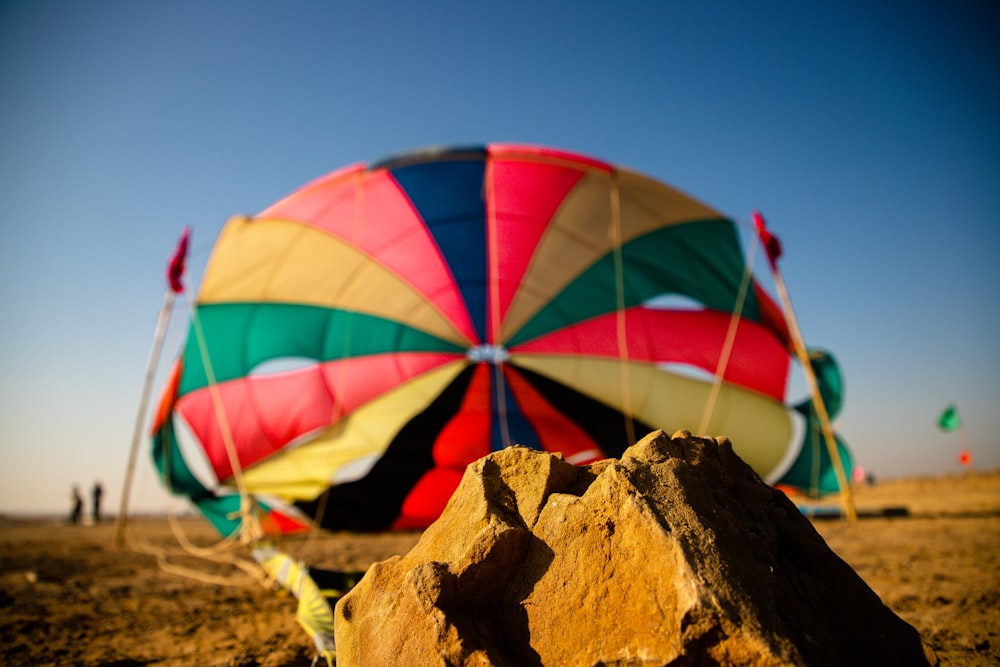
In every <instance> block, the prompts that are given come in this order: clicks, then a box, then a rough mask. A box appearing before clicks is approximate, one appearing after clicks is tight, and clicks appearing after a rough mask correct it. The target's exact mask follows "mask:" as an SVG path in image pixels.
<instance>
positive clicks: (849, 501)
mask: <svg viewBox="0 0 1000 667" xmlns="http://www.w3.org/2000/svg"><path fill="white" fill-rule="evenodd" d="M753 218H754V224H755V225H756V227H757V234H758V235H759V236H760V239H761V241H762V242H763V245H764V248H765V250H766V252H767V257H768V260H769V262H770V264H771V275H772V276H773V277H774V286H775V289H776V290H777V292H778V297H779V298H780V299H781V307H782V310H784V312H785V321H786V323H787V324H788V332H789V334H790V335H791V338H792V346H793V347H794V348H795V354H796V356H797V357H798V359H799V364H800V365H801V366H802V370H803V371H804V372H805V376H806V382H807V384H808V385H809V394H810V395H811V397H812V403H813V407H814V408H815V410H816V415H817V416H818V417H819V421H820V424H821V426H822V429H823V438H824V440H825V441H826V448H827V452H828V453H829V455H830V461H831V462H832V463H833V470H834V473H835V474H836V475H837V484H838V485H839V486H840V498H841V502H842V503H843V505H844V515H845V516H846V517H847V520H848V521H850V522H852V523H853V522H855V521H857V519H858V514H857V510H856V509H855V507H854V494H853V493H852V491H851V485H850V481H849V480H848V479H847V472H846V471H845V470H844V462H843V461H842V460H841V458H840V450H839V449H838V448H837V439H836V438H835V437H834V435H833V426H832V425H831V424H830V414H829V413H828V412H827V410H826V404H825V403H824V402H823V395H822V394H821V393H820V391H819V383H818V382H817V381H816V373H815V372H814V371H813V367H812V362H811V361H810V359H809V352H808V350H807V349H806V344H805V340H804V339H803V337H802V332H801V330H800V329H799V325H798V321H797V320H796V318H795V311H794V310H793V309H792V300H791V297H789V295H788V288H787V287H785V281H784V279H783V278H782V276H781V271H780V270H779V269H778V257H779V256H780V255H781V244H780V243H779V242H778V238H777V237H775V236H772V235H771V232H770V231H768V229H767V225H766V224H765V222H764V218H763V216H761V214H760V213H759V212H758V211H754V212H753Z"/></svg>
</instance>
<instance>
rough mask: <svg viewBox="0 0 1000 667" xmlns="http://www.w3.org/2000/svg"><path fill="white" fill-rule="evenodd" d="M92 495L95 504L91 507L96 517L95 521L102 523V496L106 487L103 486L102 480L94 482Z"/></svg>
mask: <svg viewBox="0 0 1000 667" xmlns="http://www.w3.org/2000/svg"><path fill="white" fill-rule="evenodd" d="M90 494H91V497H92V499H93V501H94V505H93V507H92V508H91V509H92V511H93V514H92V515H91V516H93V517H94V523H100V521H101V496H102V495H103V494H104V489H103V488H101V483H100V482H94V488H93V489H91V491H90Z"/></svg>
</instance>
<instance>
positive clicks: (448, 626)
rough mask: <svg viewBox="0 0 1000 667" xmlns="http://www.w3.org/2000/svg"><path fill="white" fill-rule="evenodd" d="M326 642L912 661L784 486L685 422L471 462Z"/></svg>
mask: <svg viewBox="0 0 1000 667" xmlns="http://www.w3.org/2000/svg"><path fill="white" fill-rule="evenodd" d="M336 641H337V664H338V665H340V666H341V667H345V666H347V665H390V664H393V665H497V666H506V665H511V666H513V665H517V666H528V665H560V666H561V665H667V664H671V665H887V664H892V665H926V664H928V663H929V660H928V655H927V654H925V651H924V648H923V644H922V642H921V640H920V637H919V635H918V634H917V632H916V630H915V629H914V628H913V627H911V626H910V625H908V624H907V623H905V622H904V621H902V620H901V619H900V618H899V617H897V616H896V615H895V614H894V613H892V611H891V610H889V609H888V608H887V607H885V606H884V605H883V604H882V602H881V601H880V600H879V598H878V596H877V595H876V594H875V593H874V592H873V591H872V590H871V589H870V588H869V587H868V586H867V585H866V584H865V583H864V581H863V580H862V579H861V578H860V577H858V575H857V574H855V572H854V571H853V570H852V569H851V568H850V567H849V566H848V565H847V564H846V563H844V562H843V561H842V560H841V559H840V558H839V557H837V556H836V555H835V554H834V553H833V552H832V551H831V550H830V549H829V548H828V547H827V545H826V543H825V542H824V541H823V539H822V538H821V537H820V536H819V534H818V533H817V532H816V531H815V530H814V529H813V527H812V525H811V524H810V523H809V522H808V520H806V519H805V518H803V517H802V516H801V515H800V514H799V512H798V511H797V510H796V508H795V506H794V505H793V504H792V503H791V502H790V501H788V499H787V498H786V497H785V496H784V494H782V493H781V492H780V491H775V490H774V489H772V488H771V487H769V486H768V485H766V484H765V483H763V482H762V481H761V480H760V478H759V477H758V476H757V475H756V474H755V473H754V472H753V471H752V470H751V469H750V467H749V466H747V465H746V464H745V463H744V462H743V461H742V460H740V459H739V457H738V456H736V454H735V453H734V452H733V450H732V447H731V446H730V444H729V442H728V441H727V440H726V439H725V438H719V439H707V438H695V437H692V436H691V435H690V434H689V433H687V432H685V431H681V432H678V433H676V434H675V435H674V436H673V437H672V438H670V437H667V436H666V435H665V434H664V433H663V432H661V431H659V432H655V433H652V434H650V435H649V436H647V437H646V438H644V439H643V440H641V441H640V442H638V443H637V444H635V445H633V446H632V447H631V448H629V449H628V450H627V451H626V452H625V454H624V455H623V456H622V458H621V460H614V459H609V460H605V461H600V462H598V463H595V464H592V465H590V466H587V467H577V466H573V465H571V464H569V463H566V462H565V461H563V460H562V459H561V457H559V456H557V455H552V454H547V453H542V452H537V451H534V450H531V449H527V448H524V447H513V448H510V449H506V450H503V451H500V452H497V453H495V454H492V455H490V456H487V457H485V458H483V459H481V460H479V461H477V462H476V463H474V464H473V465H471V466H469V468H468V469H467V471H466V474H465V477H464V478H463V480H462V483H461V485H460V487H459V489H458V490H457V491H456V493H455V495H454V496H453V497H452V499H451V501H450V502H449V504H448V507H447V508H446V509H445V511H444V514H443V515H442V516H441V517H440V519H438V521H437V522H435V523H434V524H433V525H432V526H431V527H430V528H428V529H427V531H426V532H425V533H424V535H423V536H422V537H421V539H420V542H419V543H418V544H417V545H416V546H415V547H414V548H413V550H412V551H410V553H409V554H407V555H406V556H403V557H398V556H397V557H394V558H391V559H389V560H387V561H383V562H381V563H377V564H376V565H374V566H373V567H372V568H371V569H370V570H369V571H368V573H367V574H366V576H365V577H364V579H362V581H361V582H360V584H359V585H358V586H357V587H356V588H355V589H354V590H353V591H351V592H350V593H349V594H348V595H346V596H345V597H344V598H342V599H341V600H340V602H339V603H338V604H337V607H336ZM931 661H933V658H932V657H931Z"/></svg>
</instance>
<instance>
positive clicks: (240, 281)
mask: <svg viewBox="0 0 1000 667" xmlns="http://www.w3.org/2000/svg"><path fill="white" fill-rule="evenodd" d="M198 300H199V302H200V303H227V302H248V301H256V302H278V303H297V304H305V305H314V306H325V307H330V308H344V309H347V310H353V311H359V312H363V313H368V314H371V315H378V316H381V317H386V318H389V319H392V320H395V321H397V322H401V323H403V324H408V325H410V326H413V327H416V328H417V329H420V330H422V331H425V332H427V333H430V334H432V335H435V336H438V337H439V338H442V339H444V340H447V341H450V342H453V343H456V344H458V345H468V344H469V342H468V341H467V339H466V338H465V337H464V336H463V335H462V334H460V333H459V332H458V330H457V329H456V328H455V327H454V326H452V324H451V323H450V321H449V320H448V319H447V318H445V316H444V315H442V314H441V312H440V311H439V310H437V309H436V308H435V307H434V305H433V304H432V303H431V302H430V301H429V300H428V299H427V298H425V297H424V296H423V295H422V294H420V293H419V292H417V291H416V290H414V289H413V288H412V287H410V286H409V284H408V283H406V282H405V281H403V280H402V279H400V277H399V276H398V275H396V274H395V273H393V272H391V271H389V270H388V269H386V268H385V267H383V266H381V265H380V264H379V263H378V262H377V261H375V260H373V259H372V258H371V257H370V256H368V255H366V254H365V253H363V252H361V251H359V250H358V249H357V248H355V247H353V246H351V245H349V244H347V243H345V242H344V241H342V240H340V239H338V238H336V237H334V236H331V235H329V234H326V233H324V232H322V231H320V230H318V229H315V228H313V227H309V226H306V225H302V224H300V223H295V222H289V221H286V220H275V219H267V218H240V217H237V218H232V219H230V221H229V222H228V223H227V224H226V226H225V228H224V229H223V230H222V234H220V236H219V240H218V241H217V242H216V246H215V251H214V253H213V256H212V260H211V262H210V263H209V266H208V267H207V269H206V271H205V276H204V278H203V279H202V285H201V292H200V293H199V295H198Z"/></svg>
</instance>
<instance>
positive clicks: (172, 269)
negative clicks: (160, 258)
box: [167, 227, 191, 294]
mask: <svg viewBox="0 0 1000 667" xmlns="http://www.w3.org/2000/svg"><path fill="white" fill-rule="evenodd" d="M190 238H191V227H185V228H184V231H182V232H181V238H180V240H178V241H177V249H176V250H174V255H173V257H171V258H170V263H169V264H168V265H167V282H168V283H170V289H171V290H173V292H174V293H175V294H180V293H181V292H183V291H184V283H182V282H181V279H182V278H183V277H184V261H185V260H186V259H187V251H188V239H190Z"/></svg>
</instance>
